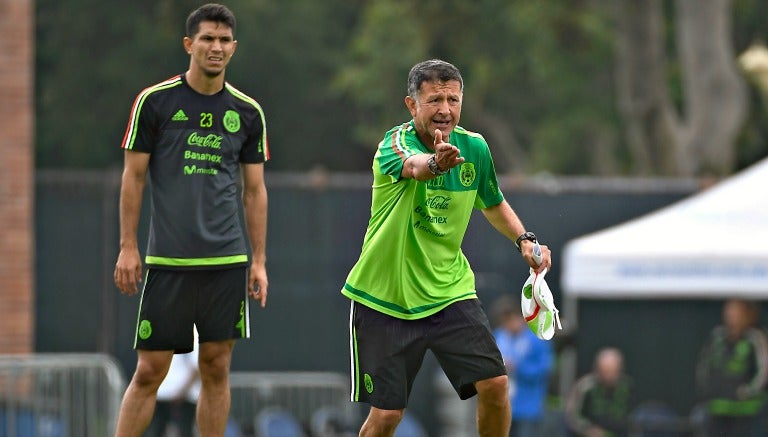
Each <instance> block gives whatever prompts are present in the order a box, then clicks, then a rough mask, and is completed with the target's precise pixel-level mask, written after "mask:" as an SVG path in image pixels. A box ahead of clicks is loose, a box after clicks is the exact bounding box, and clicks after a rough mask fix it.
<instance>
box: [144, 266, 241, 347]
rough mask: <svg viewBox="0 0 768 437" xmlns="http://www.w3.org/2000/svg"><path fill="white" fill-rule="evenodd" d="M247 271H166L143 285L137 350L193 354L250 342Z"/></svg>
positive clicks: (151, 274) (149, 275) (153, 271)
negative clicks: (209, 346)
mask: <svg viewBox="0 0 768 437" xmlns="http://www.w3.org/2000/svg"><path fill="white" fill-rule="evenodd" d="M247 275H248V269H247V268H246V267H237V268H229V269H222V270H162V269H154V268H150V269H148V270H147V275H146V279H145V280H144V289H143V290H142V292H141V302H140V303H139V317H138V321H137V325H136V339H135V341H134V345H133V346H134V348H135V349H142V350H173V351H174V352H175V353H186V352H191V351H192V350H193V348H194V337H193V325H194V326H196V327H197V332H198V336H199V341H200V343H205V342H208V341H223V340H230V339H237V338H248V337H250V321H249V311H248V288H247V287H248V278H247Z"/></svg>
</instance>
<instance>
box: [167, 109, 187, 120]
mask: <svg viewBox="0 0 768 437" xmlns="http://www.w3.org/2000/svg"><path fill="white" fill-rule="evenodd" d="M171 120H173V121H187V120H189V117H187V114H185V113H184V110H183V109H179V110H178V112H176V113H175V114H173V117H172V118H171Z"/></svg>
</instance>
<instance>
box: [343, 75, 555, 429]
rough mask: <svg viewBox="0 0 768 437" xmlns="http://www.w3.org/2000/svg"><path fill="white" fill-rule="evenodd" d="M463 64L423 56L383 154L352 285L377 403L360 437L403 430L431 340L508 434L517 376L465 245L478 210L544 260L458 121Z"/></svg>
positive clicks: (356, 384)
mask: <svg viewBox="0 0 768 437" xmlns="http://www.w3.org/2000/svg"><path fill="white" fill-rule="evenodd" d="M462 98H463V80H462V77H461V73H460V72H459V70H458V69H457V68H456V67H455V66H453V65H452V64H450V63H447V62H445V61H441V60H429V61H424V62H421V63H419V64H416V65H415V66H414V67H413V68H412V69H411V72H410V74H409V75H408V96H406V98H405V104H406V106H407V108H408V110H409V111H410V113H411V115H412V117H413V119H412V120H411V121H409V122H407V123H403V124H401V125H399V126H396V127H394V128H392V129H391V130H390V131H389V132H387V133H386V134H385V136H384V139H383V140H382V141H381V142H380V143H379V146H378V150H377V152H376V156H375V158H374V161H373V197H372V205H371V219H370V221H369V223H368V229H367V231H366V234H365V240H364V242H363V249H362V252H361V254H360V259H359V260H358V262H357V263H356V264H355V266H354V267H353V268H352V271H351V272H350V273H349V276H348V278H347V281H346V283H345V284H344V288H343V289H342V293H343V294H344V295H345V296H347V297H348V298H350V299H351V300H352V303H351V310H350V346H351V364H352V375H351V376H352V400H353V401H360V402H368V403H369V404H371V411H370V414H369V416H368V418H367V420H366V421H365V423H364V424H363V427H362V429H361V430H360V435H361V436H369V435H370V436H373V435H376V436H379V435H393V434H394V431H395V429H396V428H397V425H398V423H399V422H400V420H401V419H402V417H403V413H404V411H405V407H406V405H407V400H408V395H409V394H410V390H411V387H412V384H413V380H414V378H415V377H416V373H417V372H418V370H419V368H420V366H421V363H422V360H423V358H424V354H425V353H426V351H427V350H428V349H429V350H432V352H433V353H434V354H435V356H436V357H437V359H438V361H439V362H440V365H441V367H442V368H443V370H444V371H445V373H446V375H447V376H448V378H449V379H450V380H451V383H452V384H453V386H454V388H455V389H456V391H457V393H458V394H459V396H460V397H461V398H462V399H467V398H470V397H472V396H474V395H475V394H478V411H477V416H478V417H477V420H478V422H477V424H478V425H477V426H478V430H479V432H480V435H489V436H490V435H492V436H502V435H503V436H506V435H507V434H508V432H509V425H510V407H509V397H508V394H507V376H506V370H505V368H504V363H503V361H502V358H501V354H500V353H499V349H498V347H497V346H496V342H495V341H494V337H493V334H492V332H491V330H490V325H489V323H488V319H487V317H486V315H485V313H484V312H483V310H482V308H481V306H480V303H479V301H478V300H477V294H476V291H475V278H474V274H473V273H472V270H471V269H470V266H469V263H468V261H467V259H466V257H465V256H464V254H463V253H462V251H461V243H462V240H463V238H464V234H465V232H466V229H467V225H468V223H469V218H470V216H471V214H472V210H473V208H477V209H480V210H481V211H482V212H483V214H484V215H485V217H486V218H487V219H488V221H489V222H490V223H491V224H492V225H493V226H494V227H495V228H496V229H497V230H498V231H499V232H500V233H501V234H503V235H504V236H506V237H507V238H509V239H510V240H511V241H513V242H515V245H516V246H517V247H518V249H519V250H520V251H521V253H522V256H523V259H524V260H525V262H526V263H528V265H530V266H531V267H533V268H534V269H537V270H540V269H543V268H548V267H550V263H551V257H550V251H549V249H548V248H547V247H546V246H542V255H543V259H542V262H541V264H540V265H539V264H537V263H536V261H535V260H534V257H533V246H534V243H535V242H536V236H535V235H533V233H531V232H526V230H525V228H524V226H523V224H522V222H521V221H520V219H519V218H518V217H517V215H516V214H515V212H514V211H513V210H512V208H511V207H510V206H509V204H508V203H507V202H506V201H505V200H504V197H503V195H502V193H501V191H500V190H499V187H498V183H497V180H496V172H495V169H494V166H493V160H492V158H491V154H490V151H489V149H488V144H487V143H486V142H485V139H484V138H483V137H482V135H480V134H477V133H474V132H470V131H468V130H466V129H464V128H462V127H460V126H458V122H459V117H460V115H461V104H462Z"/></svg>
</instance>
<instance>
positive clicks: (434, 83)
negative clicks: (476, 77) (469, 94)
mask: <svg viewBox="0 0 768 437" xmlns="http://www.w3.org/2000/svg"><path fill="white" fill-rule="evenodd" d="M419 94H422V95H425V96H426V95H430V94H446V95H459V96H460V95H461V94H462V93H461V82H459V81H458V80H425V81H424V82H422V83H421V86H419Z"/></svg>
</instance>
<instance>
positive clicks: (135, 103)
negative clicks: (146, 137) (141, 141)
mask: <svg viewBox="0 0 768 437" xmlns="http://www.w3.org/2000/svg"><path fill="white" fill-rule="evenodd" d="M180 77H181V75H180V74H177V75H175V76H171V77H169V78H168V79H166V80H164V81H162V82H159V83H156V84H154V85H151V86H148V87H146V88H144V89H143V90H141V92H140V93H139V95H137V96H136V99H135V100H134V101H133V105H132V106H131V115H130V116H129V117H128V126H126V128H125V134H124V135H123V142H122V144H120V148H121V149H125V148H126V146H127V145H128V138H129V137H130V136H131V135H130V134H131V131H133V124H134V122H135V120H136V117H138V114H137V113H136V110H137V109H138V106H139V102H140V101H141V99H143V98H144V95H145V94H146V93H147V92H149V91H150V90H152V89H153V88H155V87H157V86H158V85H163V84H166V83H168V82H173V81H175V80H178V79H179V78H180Z"/></svg>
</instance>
